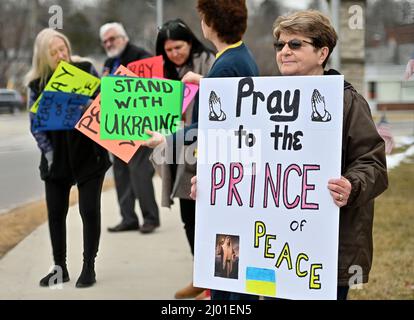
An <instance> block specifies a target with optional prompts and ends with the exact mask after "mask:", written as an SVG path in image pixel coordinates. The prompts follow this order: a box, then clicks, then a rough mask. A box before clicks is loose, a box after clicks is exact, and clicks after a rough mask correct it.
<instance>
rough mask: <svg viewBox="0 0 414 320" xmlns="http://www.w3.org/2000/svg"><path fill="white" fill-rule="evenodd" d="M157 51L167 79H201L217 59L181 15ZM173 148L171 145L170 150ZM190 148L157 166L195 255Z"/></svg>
mask: <svg viewBox="0 0 414 320" xmlns="http://www.w3.org/2000/svg"><path fill="white" fill-rule="evenodd" d="M156 54H157V55H162V56H163V58H164V76H165V77H166V78H167V79H172V80H181V81H183V82H192V83H196V84H198V83H199V80H200V78H201V77H202V76H204V75H206V74H207V73H208V71H209V70H210V68H211V66H212V65H213V63H214V60H215V58H214V54H213V52H212V51H210V49H208V48H207V47H205V46H204V45H203V44H202V43H201V42H200V41H199V40H198V39H197V37H196V36H195V35H194V33H193V32H192V31H191V29H190V28H189V26H188V25H187V24H186V23H185V22H184V21H183V20H181V19H174V20H169V21H167V22H165V23H164V24H163V26H162V28H161V29H160V30H159V32H158V36H157V41H156ZM193 106H194V103H191V104H190V105H189V106H188V107H187V109H186V111H185V113H184V114H183V121H184V124H185V125H186V126H187V125H190V124H191V120H192V114H193ZM166 152H170V149H168V150H166ZM185 152H186V149H184V147H183V148H182V149H179V150H176V149H173V150H172V154H173V159H174V160H173V163H170V164H166V163H164V164H162V165H157V164H156V163H157V161H156V159H155V158H154V157H153V160H154V163H155V167H156V169H157V171H158V172H159V173H160V175H161V178H162V196H161V197H162V203H161V204H162V206H163V207H170V206H171V205H172V203H173V200H172V199H173V198H178V199H179V201H180V212H181V220H182V222H183V224H184V229H185V234H186V236H187V240H188V243H189V245H190V249H191V253H192V254H193V255H194V228H195V201H194V200H192V199H191V198H190V196H189V194H190V187H191V183H190V179H191V177H192V176H193V175H195V169H196V165H195V164H193V165H191V164H189V163H188V162H184V163H182V162H180V161H177V159H180V158H184V154H185ZM203 291H204V289H202V288H197V287H194V286H193V283H192V282H191V283H190V284H188V285H187V286H185V287H184V288H182V289H179V290H178V291H177V292H176V293H175V295H174V297H175V298H176V299H185V298H192V297H196V296H197V295H198V294H200V293H201V292H203Z"/></svg>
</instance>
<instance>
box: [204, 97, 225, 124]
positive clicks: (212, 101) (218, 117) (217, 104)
mask: <svg viewBox="0 0 414 320" xmlns="http://www.w3.org/2000/svg"><path fill="white" fill-rule="evenodd" d="M208 105H209V107H210V114H209V116H208V118H209V120H210V121H224V120H226V114H225V113H224V112H223V110H221V101H220V98H219V97H218V96H217V94H216V93H215V92H214V91H211V93H210V98H209V99H208Z"/></svg>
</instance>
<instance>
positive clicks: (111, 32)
mask: <svg viewBox="0 0 414 320" xmlns="http://www.w3.org/2000/svg"><path fill="white" fill-rule="evenodd" d="M99 36H100V38H101V41H102V46H103V47H104V48H105V51H106V55H107V56H108V59H107V60H106V61H105V64H104V69H103V72H102V76H107V75H111V74H113V73H114V72H115V71H116V69H117V68H118V67H119V66H120V65H121V64H122V65H123V66H125V67H126V66H127V65H128V64H129V63H130V62H133V61H136V60H140V59H144V58H149V57H151V54H150V53H149V52H147V51H146V50H144V49H143V48H139V47H137V46H134V45H133V44H131V43H130V42H129V38H128V35H127V33H126V32H125V29H124V27H123V26H122V24H120V23H117V22H112V23H107V24H104V25H103V26H102V27H101V28H100V30H99ZM151 152H152V150H151V149H149V148H147V147H140V148H139V150H138V151H137V152H136V153H135V155H134V156H133V157H132V159H131V160H130V162H129V163H128V164H127V163H125V162H123V161H122V160H121V159H119V158H118V157H116V156H114V160H113V168H114V177H115V186H116V192H117V196H118V203H119V206H120V210H121V216H122V220H121V222H120V223H119V224H118V225H116V226H114V227H111V228H108V231H109V232H120V231H129V230H140V231H141V233H151V232H153V231H154V230H155V228H157V227H159V225H160V220H159V211H158V206H157V203H156V201H155V195H154V187H153V184H152V177H153V175H154V167H153V166H152V164H151V162H150V161H149V156H150V154H151ZM136 199H138V201H139V205H140V207H141V212H142V216H143V224H142V225H141V226H140V223H139V220H138V216H137V214H136V212H135V200H136Z"/></svg>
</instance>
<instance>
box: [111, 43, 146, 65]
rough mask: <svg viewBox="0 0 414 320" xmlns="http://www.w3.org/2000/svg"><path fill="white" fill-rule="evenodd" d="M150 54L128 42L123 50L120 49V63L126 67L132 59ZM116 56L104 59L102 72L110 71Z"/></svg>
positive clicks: (142, 57) (138, 58)
mask: <svg viewBox="0 0 414 320" xmlns="http://www.w3.org/2000/svg"><path fill="white" fill-rule="evenodd" d="M151 56H152V55H151V54H150V53H149V52H148V51H145V50H144V49H142V48H139V47H137V46H134V45H133V44H131V43H130V42H128V43H127V45H126V47H125V49H124V51H122V53H121V56H120V63H121V64H122V65H123V66H124V67H126V66H127V65H128V63H131V62H133V61H136V60H141V59H144V58H149V57H151ZM116 59H117V58H109V59H107V60H106V61H105V64H104V72H105V71H107V72H111V70H112V68H113V66H114V63H115V61H116Z"/></svg>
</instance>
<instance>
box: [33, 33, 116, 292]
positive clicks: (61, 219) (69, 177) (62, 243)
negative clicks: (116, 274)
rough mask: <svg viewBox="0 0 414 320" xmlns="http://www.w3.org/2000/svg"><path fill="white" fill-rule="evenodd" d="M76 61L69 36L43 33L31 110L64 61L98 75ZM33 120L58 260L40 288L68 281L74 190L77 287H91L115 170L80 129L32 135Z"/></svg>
mask: <svg viewBox="0 0 414 320" xmlns="http://www.w3.org/2000/svg"><path fill="white" fill-rule="evenodd" d="M74 60H75V59H74V57H72V55H71V48H70V43H69V40H68V39H67V38H66V36H64V35H63V34H61V33H59V32H57V31H55V30H53V29H44V30H42V31H41V32H40V33H39V34H38V35H37V37H36V40H35V44H34V55H33V64H32V68H31V70H30V71H29V73H28V74H27V76H26V81H27V83H28V87H29V89H30V105H33V104H34V102H35V101H36V100H37V98H38V97H39V96H40V95H41V93H42V91H43V90H44V88H45V86H46V85H47V83H48V81H49V79H50V78H51V76H52V74H53V72H54V71H55V70H56V68H57V66H58V64H59V62H61V61H65V62H68V63H70V64H71V65H72V66H75V67H77V68H78V69H81V70H83V71H85V72H87V73H90V74H93V75H97V73H96V71H95V69H94V67H93V66H92V64H91V63H90V62H88V61H80V59H79V58H77V59H76V60H77V61H76V62H75V61H74ZM72 80H73V79H72ZM75 80H76V79H75ZM61 82H62V83H61V85H64V84H63V81H61ZM31 119H32V134H33V136H34V138H35V139H36V141H37V144H38V147H39V149H40V151H41V161H40V167H39V168H40V176H41V178H42V180H44V182H45V190H46V204H47V211H48V220H49V231H50V239H51V242H52V249H53V259H54V268H53V269H52V270H51V272H50V273H49V274H47V275H46V276H45V277H44V278H42V279H41V280H40V286H42V287H47V286H49V285H53V284H57V283H62V282H67V281H69V273H68V270H67V267H66V215H67V212H68V207H69V193H70V189H71V187H72V185H74V184H76V185H77V187H78V190H79V211H80V214H81V217H82V222H83V239H84V241H83V268H82V272H81V275H80V276H79V278H78V280H77V282H76V287H78V288H82V287H89V286H92V285H93V284H94V283H95V281H96V279H95V267H94V264H95V257H96V254H97V252H98V246H99V237H100V227H101V224H100V223H101V220H100V219H101V209H100V199H101V190H102V184H103V180H104V176H105V172H106V170H107V169H108V168H109V167H110V165H111V163H110V161H109V157H108V153H107V152H106V150H105V149H103V148H102V147H100V146H99V145H97V144H96V143H95V142H93V141H92V140H91V139H89V138H88V137H86V136H84V135H83V134H82V133H80V132H79V131H77V130H75V129H72V130H60V131H58V130H56V131H37V130H35V129H33V120H34V115H33V114H31Z"/></svg>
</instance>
